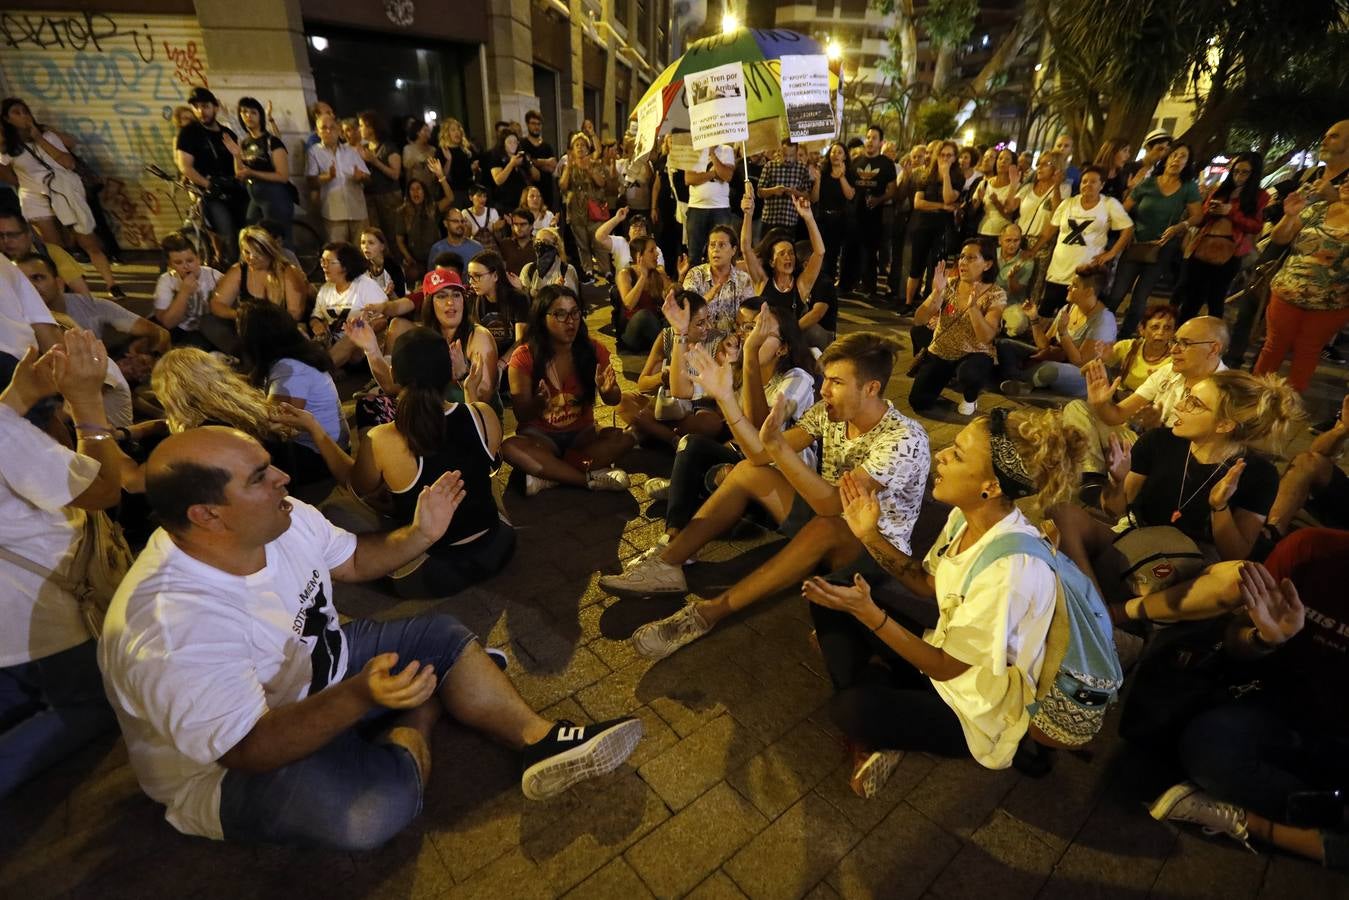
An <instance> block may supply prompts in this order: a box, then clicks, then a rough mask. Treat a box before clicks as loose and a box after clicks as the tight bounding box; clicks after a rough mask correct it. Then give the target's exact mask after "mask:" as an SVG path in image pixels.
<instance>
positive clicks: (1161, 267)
mask: <svg viewBox="0 0 1349 900" xmlns="http://www.w3.org/2000/svg"><path fill="white" fill-rule="evenodd" d="M1180 243H1181V242H1180V241H1172V242H1171V243H1169V244H1166V245H1164V246H1163V247H1162V249H1161V252H1160V253H1158V255H1157V261H1156V262H1155V263H1148V264H1144V263H1138V262H1130V261H1129V260H1127V259H1124V258H1123V257H1121V258H1120V261H1119V264H1118V265H1117V266H1116V267H1115V283H1114V284H1112V285H1111V286H1110V300H1109V302H1108V303H1107V304H1106V305H1107V307H1109V308H1110V309H1114V310H1118V309H1119V304H1120V301H1121V300H1123V299H1124V295H1125V294H1128V293H1129V290H1130V288H1132V289H1133V293H1132V294H1130V296H1129V309H1128V311H1127V312H1126V313H1125V314H1124V321H1123V322H1121V323H1120V327H1119V334H1120V335H1121V336H1122V337H1134V335H1135V333H1136V332H1137V331H1138V323H1139V322H1140V321H1141V320H1142V318H1143V312H1144V310H1146V309H1147V305H1148V298H1149V297H1151V296H1152V291H1153V289H1154V288H1155V287H1157V282H1158V281H1160V280H1161V277H1162V275H1163V274H1165V273H1166V270H1167V269H1168V268H1170V267H1171V266H1173V265H1175V260H1176V254H1177V253H1179V252H1180Z"/></svg>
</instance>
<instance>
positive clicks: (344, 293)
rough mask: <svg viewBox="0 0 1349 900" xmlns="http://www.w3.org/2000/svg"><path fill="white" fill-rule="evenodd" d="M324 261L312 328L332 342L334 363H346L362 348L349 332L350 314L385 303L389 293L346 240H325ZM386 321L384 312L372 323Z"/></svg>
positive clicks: (380, 324) (380, 326) (379, 327)
mask: <svg viewBox="0 0 1349 900" xmlns="http://www.w3.org/2000/svg"><path fill="white" fill-rule="evenodd" d="M320 263H321V265H322V266H323V280H324V283H323V287H321V288H319V295H318V299H317V300H316V301H315V302H314V311H313V312H312V313H311V314H310V316H309V331H310V333H311V334H313V335H314V337H315V338H316V339H317V340H319V341H321V342H323V343H325V344H327V345H328V354H329V355H330V356H332V358H333V365H335V366H339V367H340V366H345V365H346V364H347V363H349V362H351V361H352V360H354V359H356V358H357V357H358V356H360V352H361V351H360V350H359V348H357V347H356V345H355V344H353V343H352V342H351V339H350V338H348V337H347V336H346V334H345V325H346V321H347V317H348V316H349V315H351V314H352V313H354V312H358V311H360V310H361V309H364V308H365V307H367V306H370V305H372V304H376V303H383V302H384V301H385V300H387V299H388V297H386V296H385V294H384V291H383V290H381V289H380V286H379V285H378V284H376V283H375V280H374V279H373V278H371V277H370V273H369V272H368V271H367V264H366V261H365V257H364V256H362V255H361V251H360V250H357V249H356V248H355V247H354V246H352V245H351V244H348V243H346V242H345V241H335V242H333V243H329V244H324V245H323V255H322V256H321V257H320ZM385 324H386V323H385V322H384V321H383V317H382V316H381V317H379V320H378V321H377V322H374V323H372V325H373V326H374V327H375V328H376V330H380V331H382V330H383V329H384V326H385Z"/></svg>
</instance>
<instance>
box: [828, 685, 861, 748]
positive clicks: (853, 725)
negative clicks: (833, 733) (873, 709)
mask: <svg viewBox="0 0 1349 900" xmlns="http://www.w3.org/2000/svg"><path fill="white" fill-rule="evenodd" d="M867 707H868V704H867V703H866V696H865V690H864V689H862V688H846V689H844V690H841V691H839V692H838V693H837V694H835V695H834V696H833V698H832V699H831V700H830V701H829V720H830V721H831V722H833V723H834V726H835V727H836V728H838V730H839V731H841V732H843V734H844V736H846V737H848V738H849V739H851V740H853V741H855V742H857V743H859V744H863V745H866V744H868V743H869V742H868V741H867V737H868V735H869V733H870V729H869V727H868V723H869V721H870V716H869V715H868V712H869V710H868V708H867Z"/></svg>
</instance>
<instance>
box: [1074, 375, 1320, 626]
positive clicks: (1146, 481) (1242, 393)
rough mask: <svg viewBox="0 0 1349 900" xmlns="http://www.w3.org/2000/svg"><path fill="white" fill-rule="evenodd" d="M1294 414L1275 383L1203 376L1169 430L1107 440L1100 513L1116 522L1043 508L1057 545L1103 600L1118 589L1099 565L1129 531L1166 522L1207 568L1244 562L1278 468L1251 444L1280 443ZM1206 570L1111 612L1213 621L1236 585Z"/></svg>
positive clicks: (1296, 408) (1290, 397)
mask: <svg viewBox="0 0 1349 900" xmlns="http://www.w3.org/2000/svg"><path fill="white" fill-rule="evenodd" d="M1087 377H1088V379H1091V380H1092V381H1094V382H1095V385H1094V386H1095V387H1096V388H1099V387H1100V382H1101V381H1102V380H1104V379H1105V374H1104V371H1103V370H1102V369H1101V368H1099V367H1090V368H1089V369H1088V371H1087ZM1302 417H1303V412H1302V401H1301V399H1300V398H1299V397H1298V395H1297V392H1295V391H1294V390H1293V389H1292V388H1291V387H1289V386H1288V384H1287V383H1286V382H1285V381H1284V380H1283V379H1281V378H1271V377H1260V376H1256V375H1251V374H1248V373H1246V372H1236V371H1231V370H1226V371H1221V372H1215V373H1213V374H1212V375H1210V376H1209V377H1208V378H1206V379H1204V380H1203V381H1200V382H1199V383H1198V384H1196V385H1195V386H1194V388H1193V389H1191V390H1190V392H1189V394H1188V395H1186V396H1185V397H1184V399H1183V400H1181V401H1180V403H1179V404H1178V405H1177V406H1176V417H1175V423H1174V424H1173V425H1172V426H1171V427H1169V428H1154V429H1152V430H1150V431H1147V432H1145V433H1144V434H1143V436H1142V437H1140V438H1139V439H1138V442H1137V443H1136V444H1134V445H1133V447H1132V448H1130V447H1129V446H1128V445H1127V444H1125V443H1124V442H1123V441H1120V440H1119V439H1118V438H1112V439H1111V441H1110V447H1109V450H1108V452H1107V461H1108V465H1109V482H1108V484H1106V486H1105V488H1104V489H1103V490H1102V492H1101V509H1103V510H1104V511H1105V512H1106V513H1107V514H1108V515H1109V516H1110V517H1112V518H1117V519H1119V522H1118V523H1117V524H1116V525H1115V526H1114V527H1111V526H1110V525H1107V524H1106V523H1104V522H1102V521H1101V520H1100V519H1098V518H1096V517H1095V516H1093V515H1092V514H1091V513H1089V512H1088V511H1087V510H1086V509H1084V508H1082V507H1080V506H1076V505H1070V504H1062V505H1060V506H1058V507H1056V508H1055V509H1053V510H1051V511H1050V513H1051V515H1052V517H1053V519H1054V524H1055V525H1057V526H1058V529H1059V534H1060V538H1061V540H1060V547H1061V548H1062V549H1063V552H1064V553H1066V554H1068V556H1069V557H1070V558H1071V559H1072V560H1073V562H1075V563H1077V565H1078V567H1079V568H1081V569H1082V571H1083V572H1086V573H1088V574H1089V575H1092V577H1093V579H1095V580H1096V582H1097V585H1098V586H1099V587H1101V588H1102V589H1103V590H1102V595H1103V596H1104V597H1105V598H1106V599H1107V600H1109V599H1112V598H1117V597H1118V596H1119V594H1120V591H1119V589H1118V586H1117V585H1114V584H1109V583H1107V584H1102V583H1101V578H1100V575H1101V573H1102V572H1104V571H1105V570H1106V569H1105V567H1102V566H1101V565H1100V564H1101V563H1102V561H1103V560H1104V559H1105V557H1106V555H1107V554H1109V553H1112V552H1115V551H1114V550H1113V544H1114V541H1115V540H1116V539H1117V538H1118V537H1119V536H1120V534H1122V533H1123V532H1125V531H1127V530H1129V529H1131V528H1136V527H1148V526H1167V525H1169V526H1172V527H1174V528H1176V529H1177V530H1179V531H1180V532H1181V533H1182V534H1184V535H1185V536H1186V537H1188V538H1190V540H1192V541H1194V542H1195V543H1196V544H1198V545H1199V547H1200V549H1201V551H1202V552H1203V553H1204V556H1205V559H1206V560H1208V561H1210V562H1218V561H1226V560H1244V559H1246V558H1247V557H1248V556H1249V555H1250V552H1251V548H1252V546H1253V545H1254V544H1255V540H1256V538H1257V537H1258V536H1259V534H1260V528H1261V526H1262V525H1263V524H1264V522H1265V517H1266V516H1267V515H1268V514H1269V510H1270V507H1271V505H1272V504H1273V502H1274V496H1275V494H1276V492H1277V491H1278V487H1279V475H1278V471H1277V470H1276V469H1275V468H1274V465H1273V464H1272V463H1271V462H1269V461H1268V460H1266V459H1265V458H1263V457H1262V456H1260V455H1258V454H1257V453H1256V452H1255V449H1254V448H1256V447H1259V446H1266V447H1281V446H1284V444H1285V442H1286V439H1287V437H1288V434H1289V432H1290V429H1291V427H1292V426H1293V424H1294V423H1296V422H1298V421H1300V420H1301V419H1302ZM1094 567H1095V568H1094ZM1215 568H1216V567H1214V566H1210V567H1209V568H1208V569H1206V570H1205V572H1204V573H1203V574H1201V575H1200V577H1199V578H1198V579H1195V580H1192V581H1187V582H1184V583H1182V584H1179V585H1173V586H1171V587H1168V588H1166V589H1164V590H1162V591H1158V592H1155V593H1151V594H1147V595H1145V596H1142V597H1133V598H1131V599H1128V600H1127V601H1126V602H1124V603H1122V604H1117V605H1116V606H1114V607H1112V612H1113V614H1114V615H1115V617H1116V619H1117V620H1118V621H1123V620H1125V619H1132V620H1139V621H1180V620H1185V619H1202V618H1209V617H1211V616H1214V615H1217V614H1218V613H1220V612H1222V611H1223V610H1224V609H1226V608H1228V607H1230V606H1231V605H1232V604H1234V603H1235V602H1236V601H1237V599H1238V597H1237V593H1236V582H1235V581H1233V580H1231V579H1230V578H1228V576H1229V575H1231V574H1232V570H1231V569H1230V567H1229V568H1223V569H1217V570H1216V571H1215ZM1093 573H1094V574H1093Z"/></svg>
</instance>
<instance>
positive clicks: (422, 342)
mask: <svg viewBox="0 0 1349 900" xmlns="http://www.w3.org/2000/svg"><path fill="white" fill-rule="evenodd" d="M452 369H453V366H452V364H451V362H450V354H449V349H448V347H447V346H446V344H445V340H444V338H442V337H441V336H440V335H438V334H436V333H435V332H434V331H432V330H431V329H429V328H420V327H418V328H413V329H412V330H410V331H408V332H407V333H406V334H404V335H403V336H401V337H400V338H399V339H398V341H397V342H396V343H395V344H394V350H393V373H394V379H395V380H396V381H397V382H398V384H399V385H400V389H399V393H398V404H397V412H396V413H395V416H394V421H393V422H392V423H390V424H388V425H381V426H379V429H385V431H384V432H383V433H380V434H373V433H372V434H371V435H370V439H369V440H370V443H369V446H370V447H371V448H372V449H373V454H372V455H373V457H374V465H373V466H362V465H359V464H358V465H357V467H356V472H355V473H354V477H353V483H352V486H353V487H354V488H355V489H356V491H357V492H358V493H361V494H365V493H368V492H369V491H371V490H374V489H375V488H377V487H378V486H379V484H380V483H381V482H382V483H384V484H387V486H388V488H389V493H390V496H391V498H392V500H393V509H394V518H395V519H396V520H397V521H398V523H399V524H400V525H404V524H407V523H410V522H412V520H413V517H414V516H415V515H416V512H417V499H418V497H419V496H420V495H421V491H422V488H425V487H429V486H431V485H433V484H435V483H436V481H437V480H438V479H439V478H440V477H441V476H443V475H445V473H447V472H457V473H459V478H460V479H461V480H462V481H463V485H464V499H463V500H462V501H461V502H460V504H459V507H458V508H457V509H456V510H455V512H454V517H453V518H452V519H451V520H450V526H449V528H448V529H446V531H445V534H444V535H443V536H442V537H441V538H440V540H438V541H436V542H435V543H434V544H432V545H431V547H430V548H428V550H427V555H426V558H425V559H424V560H423V561H422V562H421V563H420V564H419V565H416V566H414V567H412V568H411V569H410V570H408V571H405V570H399V571H398V572H395V573H394V574H393V576H392V577H393V583H394V588H395V590H396V591H397V592H398V594H399V595H401V596H404V597H444V596H448V595H450V594H453V593H456V592H457V591H460V590H462V589H463V588H465V587H468V586H469V585H470V584H473V583H475V582H477V581H481V580H482V579H484V578H487V577H489V576H491V575H494V574H496V573H497V572H499V571H500V570H501V569H502V568H503V567H504V566H505V565H506V563H507V562H509V560H510V558H511V555H512V554H513V553H514V551H515V530H514V529H513V528H512V527H511V524H510V523H509V522H507V521H505V519H504V518H502V516H501V513H500V512H499V511H498V510H497V505H496V499H495V497H494V496H493V494H492V473H493V471H495V469H496V467H497V451H498V448H499V446H500V443H501V424H500V422H499V421H498V420H497V418H496V414H495V413H493V412H492V409H491V407H489V406H487V405H486V404H484V403H448V404H447V403H446V402H445V401H444V399H443V398H444V396H445V389H446V387H447V386H448V385H449V384H450V382H451V381H452V379H453V371H452ZM389 430H391V431H392V433H390V432H389ZM362 452H363V453H364V452H365V447H363V448H362ZM404 454H410V455H411V456H412V457H413V458H414V459H415V460H416V461H417V469H416V475H415V477H414V478H413V479H412V481H411V482H410V483H407V484H401V483H400V484H392V483H389V481H388V475H387V471H388V468H391V467H392V465H393V464H396V463H398V462H403V463H404V466H405V465H406V456H405V455H404ZM400 458H401V459H400ZM401 477H402V476H401V475H400V478H401ZM362 482H364V483H362ZM405 568H406V567H405Z"/></svg>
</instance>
